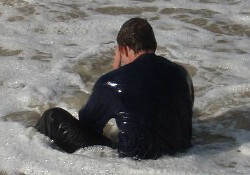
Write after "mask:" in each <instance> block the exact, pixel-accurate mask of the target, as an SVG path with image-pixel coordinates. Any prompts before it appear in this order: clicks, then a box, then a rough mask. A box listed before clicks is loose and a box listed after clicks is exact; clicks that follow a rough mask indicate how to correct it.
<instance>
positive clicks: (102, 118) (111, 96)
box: [79, 78, 120, 134]
mask: <svg viewBox="0 0 250 175" xmlns="http://www.w3.org/2000/svg"><path fill="white" fill-rule="evenodd" d="M107 83H108V82H105V81H103V80H102V78H100V79H99V80H98V81H97V82H96V84H95V86H94V88H93V92H92V95H91V96H90V98H89V100H88V102H87V104H86V105H85V106H83V107H82V108H81V110H80V111H79V120H80V121H81V122H82V124H83V125H84V126H85V127H87V128H89V129H92V130H94V131H96V132H98V133H99V134H102V131H103V128H104V126H105V125H106V123H107V122H108V121H109V120H110V119H111V118H112V117H114V115H115V114H116V113H117V112H118V111H119V108H120V101H119V100H118V98H117V95H116V91H115V90H114V89H113V88H111V87H109V86H108V84H107Z"/></svg>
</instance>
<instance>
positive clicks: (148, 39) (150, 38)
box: [117, 18, 157, 53]
mask: <svg viewBox="0 0 250 175" xmlns="http://www.w3.org/2000/svg"><path fill="white" fill-rule="evenodd" d="M117 43H118V45H119V46H124V47H126V46H128V47H129V48H130V49H132V50H134V52H135V53H138V52H139V51H150V50H152V51H155V50H156V47H157V42H156V40H155V35H154V31H153V29H152V27H151V25H150V24H149V23H148V21H147V20H146V19H141V18H132V19H130V20H128V21H126V22H125V23H124V24H123V25H122V27H121V29H120V31H119V33H118V35H117Z"/></svg>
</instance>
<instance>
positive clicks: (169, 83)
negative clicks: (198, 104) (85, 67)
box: [79, 53, 194, 159]
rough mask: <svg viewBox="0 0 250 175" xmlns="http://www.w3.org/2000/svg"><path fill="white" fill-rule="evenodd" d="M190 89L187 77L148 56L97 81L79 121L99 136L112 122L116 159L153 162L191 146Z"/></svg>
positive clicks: (175, 66) (168, 63)
mask: <svg viewBox="0 0 250 175" xmlns="http://www.w3.org/2000/svg"><path fill="white" fill-rule="evenodd" d="M193 102H194V92H193V84H192V81H191V78H190V76H189V74H188V72H187V71H186V70H185V69H184V68H183V67H182V66H180V65H178V64H175V63H173V62H171V61H169V60H167V59H165V58H163V57H161V56H157V55H155V54H154V53H146V54H143V55H141V56H139V57H138V58H137V59H135V60H134V61H133V62H131V63H129V64H127V65H124V66H122V67H120V68H119V69H116V70H113V71H111V72H109V73H106V74H104V75H102V76H101V77H100V78H99V79H98V80H97V82H96V83H95V85H94V87H93V92H92V94H91V96H90V98H89V100H88V102H87V104H86V105H85V106H83V107H82V109H81V110H80V111H79V120H80V121H81V122H82V124H83V125H84V126H85V127H88V128H90V129H93V130H95V131H96V132H98V133H99V134H102V131H103V128H104V126H105V125H106V124H107V122H108V121H109V120H110V119H111V118H115V120H116V123H117V126H118V128H119V130H120V131H119V143H118V152H119V155H120V156H122V157H133V158H140V159H147V158H152V159H154V158H157V157H159V156H161V155H163V154H173V153H176V152H179V151H183V150H185V149H187V148H189V147H190V146H191V137H192V108H193Z"/></svg>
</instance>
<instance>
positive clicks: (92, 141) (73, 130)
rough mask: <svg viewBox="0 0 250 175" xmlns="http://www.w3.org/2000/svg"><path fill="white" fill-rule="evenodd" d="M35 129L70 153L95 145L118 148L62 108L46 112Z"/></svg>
mask: <svg viewBox="0 0 250 175" xmlns="http://www.w3.org/2000/svg"><path fill="white" fill-rule="evenodd" d="M35 128H36V129H37V130H38V131H39V132H41V133H43V134H44V135H46V136H48V137H49V138H50V139H52V140H54V142H55V144H56V145H57V146H58V147H60V148H61V149H62V150H64V151H66V152H68V153H72V152H74V151H76V150H77V149H79V148H83V147H86V146H93V145H105V146H109V147H112V148H115V147H116V145H115V144H114V143H113V142H112V141H111V140H109V139H108V138H106V137H104V136H102V135H98V134H97V133H95V132H94V131H92V130H89V129H87V128H84V127H83V126H82V125H81V123H80V121H79V120H77V119H76V118H74V117H73V116H72V115H71V114H70V113H69V112H67V111H65V110H64V109H61V108H52V109H49V110H47V111H45V112H44V114H43V115H42V117H41V118H40V119H39V121H38V122H37V124H36V126H35Z"/></svg>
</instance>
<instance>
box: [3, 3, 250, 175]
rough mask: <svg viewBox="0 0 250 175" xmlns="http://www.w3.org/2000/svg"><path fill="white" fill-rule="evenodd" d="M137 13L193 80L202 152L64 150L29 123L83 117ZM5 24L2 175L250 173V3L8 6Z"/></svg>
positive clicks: (162, 50) (162, 52) (163, 51)
mask: <svg viewBox="0 0 250 175" xmlns="http://www.w3.org/2000/svg"><path fill="white" fill-rule="evenodd" d="M132 17H143V18H146V19H148V20H149V22H150V23H151V25H152V26H153V28H154V31H155V35H156V39H157V41H158V46H159V47H158V50H157V53H158V54H160V55H162V56H165V57H166V58H168V59H170V60H172V61H174V62H177V63H180V64H182V65H184V66H185V67H186V68H187V70H188V71H189V72H190V74H191V75H192V78H193V82H194V86H195V98H196V99H195V105H194V118H193V135H194V136H193V144H194V146H193V147H192V148H191V149H189V150H188V151H187V152H185V153H183V154H178V155H177V156H174V157H171V156H164V157H162V158H160V159H158V160H143V161H133V160H131V159H129V158H118V155H117V152H116V150H112V149H110V148H106V147H101V146H95V147H89V148H86V149H81V150H78V151H77V152H75V153H73V154H67V153H64V152H61V151H59V150H58V149H56V148H55V146H54V145H53V143H52V142H51V141H50V140H49V139H48V138H46V137H44V136H43V135H41V134H39V133H37V132H36V131H35V130H34V129H33V128H32V127H30V126H33V125H34V123H35V122H36V121H37V119H38V118H39V117H40V115H41V114H42V113H43V111H44V110H46V109H48V108H50V107H54V106H60V107H63V108H64V109H66V110H68V111H70V112H71V113H72V114H73V115H74V116H76V117H77V112H78V110H79V108H80V107H81V105H82V104H84V103H85V102H86V100H87V98H88V96H89V94H90V93H91V88H92V86H93V83H94V82H95V80H96V79H97V78H98V77H99V76H100V75H101V74H103V73H105V72H107V71H109V70H111V62H112V55H113V50H114V49H113V48H114V46H115V45H116V41H115V40H116V35H117V32H118V30H119V28H120V26H121V25H122V24H123V23H124V22H125V21H126V20H128V19H129V18H132ZM0 28H1V30H0V99H1V101H0V174H1V175H2V174H8V175H9V174H18V175H21V174H27V175H30V174H36V175H41V174H53V175H56V174H65V175H66V174H67V175H68V174H74V175H75V174H108V175H109V174H143V175H144V174H177V175H179V174H180V175H181V174H202V175H203V174H220V175H221V174H227V175H228V174H233V175H235V174H250V51H249V48H250V39H249V38H250V1H249V0H172V1H171V0H108V1H103V0H70V1H69V0H51V1H46V0H2V1H0Z"/></svg>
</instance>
